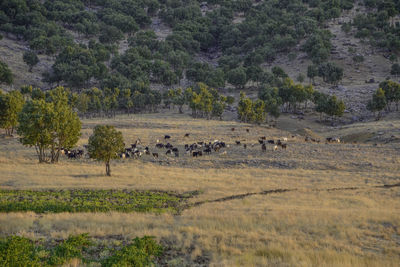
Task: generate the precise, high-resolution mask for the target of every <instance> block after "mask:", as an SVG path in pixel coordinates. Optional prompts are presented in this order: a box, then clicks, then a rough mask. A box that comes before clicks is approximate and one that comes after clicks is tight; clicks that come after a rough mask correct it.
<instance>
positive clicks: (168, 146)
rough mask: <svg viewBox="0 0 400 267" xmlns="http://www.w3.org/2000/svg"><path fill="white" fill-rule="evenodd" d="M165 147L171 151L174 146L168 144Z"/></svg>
mask: <svg viewBox="0 0 400 267" xmlns="http://www.w3.org/2000/svg"><path fill="white" fill-rule="evenodd" d="M165 147H166V148H168V149H171V148H173V147H174V146H173V145H171V144H170V143H168V144H166V145H165Z"/></svg>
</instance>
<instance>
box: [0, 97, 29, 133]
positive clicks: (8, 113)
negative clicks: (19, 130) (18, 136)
mask: <svg viewBox="0 0 400 267" xmlns="http://www.w3.org/2000/svg"><path fill="white" fill-rule="evenodd" d="M24 102H25V101H24V97H23V96H22V94H21V93H20V92H18V91H11V92H9V93H7V94H0V128H3V129H5V130H6V134H7V135H12V134H13V132H14V129H15V127H16V126H17V124H18V115H19V113H20V112H21V110H22V107H23V106H24Z"/></svg>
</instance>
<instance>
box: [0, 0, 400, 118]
mask: <svg viewBox="0 0 400 267" xmlns="http://www.w3.org/2000/svg"><path fill="white" fill-rule="evenodd" d="M20 2H21V6H19V7H18V8H17V7H16V6H15V3H14V4H13V2H12V1H10V2H8V1H5V2H4V3H3V4H2V10H3V14H4V21H5V22H7V23H5V24H3V25H2V27H0V30H2V35H3V36H4V39H3V40H1V41H0V56H1V60H2V61H4V62H5V63H7V64H8V65H9V67H10V68H11V70H12V72H13V73H14V76H15V79H14V83H13V84H12V85H3V86H2V87H3V89H6V90H8V89H11V88H19V87H21V86H22V85H33V86H34V87H35V86H37V87H42V88H50V87H53V86H54V85H55V84H64V85H66V86H68V87H70V88H73V89H74V88H76V89H81V88H90V87H92V86H97V87H100V88H104V87H111V88H112V87H119V88H120V89H125V88H131V90H132V91H133V90H136V89H135V88H136V87H137V83H145V84H147V85H148V86H149V87H150V88H153V89H157V90H160V89H161V90H165V89H168V88H177V87H187V86H190V85H191V84H194V83H196V82H204V83H206V84H207V85H209V86H211V87H216V88H220V90H222V89H223V88H239V89H240V88H241V89H243V88H247V90H249V95H251V96H252V97H256V96H255V94H252V92H254V91H253V90H257V87H258V85H259V84H260V82H261V83H262V84H265V85H267V86H279V84H276V83H275V82H274V81H271V79H270V78H269V74H268V72H269V71H271V68H272V67H274V66H279V67H281V68H283V70H284V71H285V72H286V73H287V74H288V76H289V77H290V78H291V79H293V80H294V81H296V80H297V79H298V76H299V74H303V77H304V78H303V79H304V82H303V83H304V84H308V78H307V68H308V66H310V65H313V64H314V65H319V64H322V63H324V62H332V63H336V65H337V66H339V67H340V68H342V72H343V77H342V78H340V80H339V81H338V85H339V86H333V85H336V83H337V82H336V81H334V82H333V85H332V83H331V82H328V83H327V82H324V81H323V80H325V78H324V79H322V78H319V77H316V78H315V89H317V90H318V91H321V92H325V93H329V94H335V95H337V96H338V97H339V98H340V99H343V100H344V101H345V104H346V106H347V111H348V112H350V113H352V114H354V115H363V114H365V113H366V103H367V101H368V100H369V98H370V96H371V95H372V93H373V92H374V91H375V90H376V89H377V88H378V86H379V83H380V82H382V81H384V80H386V79H387V78H388V77H389V78H392V79H394V80H396V79H398V77H396V76H393V75H391V74H390V72H391V66H392V64H393V62H394V61H395V60H396V55H397V54H398V52H399V49H400V46H398V42H399V40H396V39H390V38H393V36H394V38H396V37H395V36H396V33H397V31H398V28H397V26H396V25H397V24H396V22H397V21H398V19H399V15H398V14H397V13H398V10H399V3H398V2H397V1H394V2H393V3H394V4H393V6H391V5H389V6H387V5H386V4H382V3H383V2H382V1H374V2H370V1H366V2H364V1H352V0H346V1H343V2H342V3H341V4H339V5H337V4H332V3H331V2H330V1H323V0H321V1H312V2H308V1H288V2H287V3H286V2H285V3H284V2H280V4H277V3H274V2H273V1H250V0H248V1H246V0H243V1H234V2H231V3H228V2H226V1H205V2H200V1H189V2H188V3H186V2H184V1H176V3H175V2H174V3H172V2H169V1H167V2H165V3H164V2H162V1H160V2H158V1H136V2H132V1H129V0H126V1H123V2H119V3H117V2H113V1H101V0H97V1H89V2H85V1H69V2H64V3H63V4H61V2H60V1H44V2H43V3H39V2H38V3H37V5H34V4H32V3H25V1H23V0H21V1H20ZM50 2H52V3H50ZM389 2H391V1H389ZM124 4H125V6H126V7H127V8H126V9H124ZM260 11H262V12H260ZM129 12H131V13H129ZM282 12H283V13H282ZM377 12H378V13H377ZM392 13H393V14H392ZM18 14H20V15H23V14H32V16H30V15H29V16H27V17H28V18H29V19H28V20H32V21H33V23H30V22H29V21H21V20H19V19H18ZM292 14H293V15H294V14H301V15H296V16H292ZM381 14H382V16H383V17H382V16H381V17H382V18H381V17H376V18H375V16H378V15H379V16H380V15H381ZM366 15H368V17H367V16H366ZM63 18H65V19H64V20H63ZM67 18H68V19H67ZM72 18H75V20H74V19H72ZM381 20H383V21H382V22H381ZM257 23H258V24H259V25H258V27H255V25H256V24H257ZM273 25H275V26H273ZM382 25H384V26H382ZM344 26H346V27H344ZM271 27H272V28H271ZM274 27H275V29H274ZM381 29H385V31H383V32H380V30H381ZM46 31H47V34H46ZM328 32H330V33H331V36H329V34H328ZM378 35H379V36H380V37H379V40H377V39H375V38H377V37H375V36H378ZM385 38H386V39H387V40H385ZM90 40H92V41H91V42H92V43H90V42H89V41H90ZM96 42H98V43H97V44H96ZM77 44H81V45H82V44H84V46H81V48H78V47H77V48H75V49H74V50H73V51H70V52H68V54H65V51H64V49H65V48H66V47H74V46H77ZM29 49H32V50H33V51H36V53H38V55H39V59H40V61H39V64H38V65H37V66H35V67H34V68H33V72H32V73H29V72H27V71H26V70H27V69H28V67H27V66H26V64H25V63H24V62H23V61H22V55H23V53H24V52H25V51H27V50H29ZM63 51H64V52H63ZM84 54H87V55H86V56H88V57H87V59H86V60H85V61H82V60H83V56H84ZM86 56H85V57H86ZM354 56H358V57H359V58H360V61H358V62H355V61H354V59H353V57H354ZM389 58H390V59H391V60H389ZM393 60H394V61H393ZM260 66H261V67H262V68H260ZM243 75H244V76H243ZM242 76H243V77H242ZM43 78H44V79H43ZM325 81H326V80H325ZM300 82H301V80H300ZM366 82H368V83H366ZM233 90H234V89H233ZM234 91H235V92H234V95H236V96H238V90H234Z"/></svg>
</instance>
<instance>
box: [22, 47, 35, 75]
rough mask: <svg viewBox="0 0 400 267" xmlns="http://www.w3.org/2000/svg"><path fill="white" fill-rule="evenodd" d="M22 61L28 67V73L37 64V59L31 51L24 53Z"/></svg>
mask: <svg viewBox="0 0 400 267" xmlns="http://www.w3.org/2000/svg"><path fill="white" fill-rule="evenodd" d="M23 60H24V62H25V63H26V64H27V65H28V66H29V72H32V68H33V67H34V66H36V65H37V64H38V63H39V58H38V56H37V55H36V53H35V52H33V51H26V52H25V53H24V56H23Z"/></svg>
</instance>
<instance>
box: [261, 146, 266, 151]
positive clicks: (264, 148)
mask: <svg viewBox="0 0 400 267" xmlns="http://www.w3.org/2000/svg"><path fill="white" fill-rule="evenodd" d="M261 150H262V151H263V152H266V151H267V146H266V145H265V144H262V146H261Z"/></svg>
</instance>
